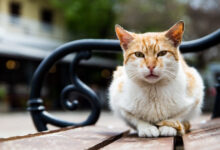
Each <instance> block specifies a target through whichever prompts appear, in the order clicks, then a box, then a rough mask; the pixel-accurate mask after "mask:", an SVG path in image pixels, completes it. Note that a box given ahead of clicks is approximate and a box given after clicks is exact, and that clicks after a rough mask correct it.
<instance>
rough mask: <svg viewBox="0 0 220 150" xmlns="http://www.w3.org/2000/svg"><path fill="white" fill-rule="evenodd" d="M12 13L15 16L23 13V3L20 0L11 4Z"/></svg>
mask: <svg viewBox="0 0 220 150" xmlns="http://www.w3.org/2000/svg"><path fill="white" fill-rule="evenodd" d="M9 11H10V14H11V15H12V16H14V17H19V16H20V15H21V5H20V3H18V2H11V3H10V4H9Z"/></svg>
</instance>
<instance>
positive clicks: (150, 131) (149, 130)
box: [137, 123, 159, 137]
mask: <svg viewBox="0 0 220 150" xmlns="http://www.w3.org/2000/svg"><path fill="white" fill-rule="evenodd" d="M137 130H138V136H139V137H158V136H159V130H158V128H157V127H156V126H153V125H150V124H147V123H140V124H138V127H137Z"/></svg>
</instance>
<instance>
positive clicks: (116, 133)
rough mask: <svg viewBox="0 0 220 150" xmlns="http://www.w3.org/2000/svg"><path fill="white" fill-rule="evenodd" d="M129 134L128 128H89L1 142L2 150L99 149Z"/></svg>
mask: <svg viewBox="0 0 220 150" xmlns="http://www.w3.org/2000/svg"><path fill="white" fill-rule="evenodd" d="M127 133H128V128H121V129H120V128H112V127H101V126H87V127H80V128H76V129H70V130H65V131H61V132H55V133H51V134H44V135H39V136H32V137H29V138H27V137H25V138H23V139H22V138H19V139H15V140H8V141H1V142H0V149H1V150H11V149H16V150H30V149H34V150H69V149H71V150H81V149H91V150H93V149H98V148H101V147H103V146H105V145H107V144H109V143H111V142H113V141H114V140H117V139H118V138H120V137H121V136H123V135H125V134H127Z"/></svg>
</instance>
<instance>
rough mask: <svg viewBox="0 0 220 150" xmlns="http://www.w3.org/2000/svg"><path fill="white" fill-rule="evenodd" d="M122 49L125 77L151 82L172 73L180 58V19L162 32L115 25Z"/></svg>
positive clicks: (174, 73) (175, 73) (181, 23)
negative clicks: (136, 31)
mask: <svg viewBox="0 0 220 150" xmlns="http://www.w3.org/2000/svg"><path fill="white" fill-rule="evenodd" d="M115 30H116V34H117V37H118V39H119V40H120V45H121V47H122V49H123V55H124V65H125V69H126V73H127V75H128V77H129V78H131V79H133V80H138V81H146V82H148V83H150V84H154V83H156V82H158V81H161V80H171V79H173V78H175V77H176V75H177V72H178V66H179V65H178V63H179V60H180V54H179V48H178V46H179V45H180V43H181V41H182V35H183V31H184V22H183V21H179V22H178V23H176V24H175V25H173V26H172V27H171V28H170V29H169V30H167V31H165V32H147V33H143V34H137V33H132V32H129V31H126V30H124V29H123V28H122V27H120V26H119V25H116V26H115Z"/></svg>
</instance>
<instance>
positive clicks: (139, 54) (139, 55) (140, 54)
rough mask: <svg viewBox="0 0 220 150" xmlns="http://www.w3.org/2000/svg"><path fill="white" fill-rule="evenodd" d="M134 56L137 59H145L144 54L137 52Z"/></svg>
mask: <svg viewBox="0 0 220 150" xmlns="http://www.w3.org/2000/svg"><path fill="white" fill-rule="evenodd" d="M134 54H135V56H136V57H141V58H143V57H144V54H143V53H142V52H135V53H134Z"/></svg>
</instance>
